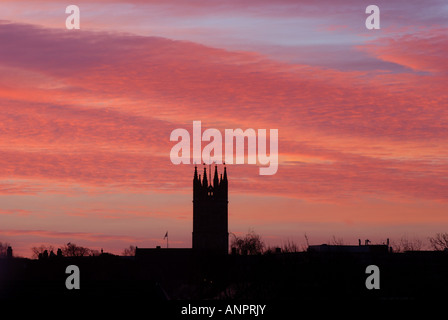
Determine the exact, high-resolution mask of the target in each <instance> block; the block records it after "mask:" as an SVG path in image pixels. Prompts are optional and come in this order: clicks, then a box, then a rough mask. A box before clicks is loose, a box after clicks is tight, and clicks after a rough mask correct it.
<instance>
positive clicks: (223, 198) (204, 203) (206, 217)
mask: <svg viewBox="0 0 448 320" xmlns="http://www.w3.org/2000/svg"><path fill="white" fill-rule="evenodd" d="M210 171H211V169H210ZM210 175H211V172H210ZM228 186H229V185H228V180H227V170H226V167H224V176H223V174H221V176H220V178H218V167H217V166H215V173H214V177H213V184H212V181H210V182H209V181H208V179H207V168H204V174H203V176H202V178H201V175H198V170H197V167H195V168H194V178H193V250H195V251H201V252H211V253H223V254H227V253H228V251H229V231H228V203H229V201H228V190H229V189H228Z"/></svg>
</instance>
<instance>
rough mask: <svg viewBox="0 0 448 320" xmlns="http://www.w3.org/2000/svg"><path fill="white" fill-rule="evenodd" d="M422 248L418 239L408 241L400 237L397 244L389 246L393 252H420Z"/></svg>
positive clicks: (393, 243)
mask: <svg viewBox="0 0 448 320" xmlns="http://www.w3.org/2000/svg"><path fill="white" fill-rule="evenodd" d="M422 246H423V243H422V241H421V240H420V239H417V238H414V239H408V238H407V237H401V239H400V241H398V243H396V242H392V245H391V247H392V249H393V251H394V252H405V251H420V250H421V249H422Z"/></svg>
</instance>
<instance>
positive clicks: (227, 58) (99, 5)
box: [0, 0, 448, 257]
mask: <svg viewBox="0 0 448 320" xmlns="http://www.w3.org/2000/svg"><path fill="white" fill-rule="evenodd" d="M70 4H76V5H78V6H79V8H80V20H81V23H80V25H81V28H80V29H79V30H67V29H66V27H65V20H66V18H67V17H68V14H66V13H65V8H66V6H68V5H70ZM370 4H372V3H370V1H369V2H367V1H363V0H361V1H360V0H356V1H355V0H342V1H330V0H324V1H311V0H303V1H298V0H294V1H292V0H278V1H268V0H258V1H255V0H253V1H233V0H226V1H224V0H213V1H210V0H193V1H181V0H174V1H168V0H163V1H162V0H151V1H139V0H134V1H120V0H116V1H107V2H106V1H101V0H94V1H85V0H77V1H76V2H74V3H66V4H65V3H61V1H55V0H46V1H39V0H37V1H25V0H19V1H3V0H2V1H0V110H1V112H0V242H8V243H10V244H11V245H12V247H13V250H14V254H15V255H16V256H23V257H31V254H32V251H31V248H32V247H33V246H40V245H53V246H54V247H55V248H57V247H60V246H62V245H64V244H65V243H68V242H71V243H76V244H78V245H82V246H86V247H89V248H92V249H96V250H100V249H104V251H106V252H111V253H114V254H121V253H122V251H123V250H124V248H127V247H129V246H130V245H134V246H138V247H155V246H157V245H161V246H165V245H166V240H164V239H163V236H164V235H165V232H166V231H168V232H169V244H170V247H187V248H188V247H191V232H192V203H191V201H192V179H193V172H194V165H192V164H190V165H187V164H180V165H174V164H173V163H172V162H171V160H170V151H171V148H172V147H173V146H174V144H175V143H173V142H171V141H170V133H171V132H172V131H173V130H174V129H177V128H185V129H186V130H188V131H189V132H192V123H193V121H201V122H202V128H203V129H204V130H205V129H207V128H216V129H218V130H220V131H221V132H224V130H225V129H236V128H241V129H243V130H245V129H247V128H253V129H278V139H279V141H278V145H279V166H278V171H277V173H276V174H275V175H272V176H261V175H259V167H258V166H257V165H249V164H243V165H236V164H233V165H230V164H229V165H227V171H228V177H229V232H231V236H230V239H232V237H233V235H236V236H239V235H244V234H246V233H247V232H249V231H250V230H253V231H254V232H256V233H258V234H260V235H261V237H262V239H263V240H264V241H265V243H266V245H268V246H281V245H283V244H285V243H287V242H288V241H293V242H295V243H297V244H298V245H299V246H304V245H305V244H306V239H305V235H306V237H307V239H308V241H309V244H321V243H328V242H329V241H331V239H333V237H335V238H337V239H343V241H344V243H346V244H357V243H358V239H369V240H371V241H372V243H383V242H385V241H386V239H387V238H390V239H391V241H392V242H395V243H398V242H399V241H400V239H402V238H406V239H411V240H412V239H420V240H422V241H423V242H424V243H427V238H428V237H429V236H434V235H435V234H436V233H441V232H448V90H446V88H447V85H446V83H447V80H448V63H447V60H446V59H447V58H446V57H447V56H448V19H447V18H448V3H447V2H446V1H442V0H440V1H439V0H429V1H425V2H424V3H423V2H421V1H416V0H406V1H398V0H397V1H393V2H391V1H375V2H374V4H376V5H377V6H378V7H379V9H380V26H381V28H380V29H378V30H368V29H367V28H366V27H365V20H366V18H367V17H368V14H366V13H365V10H366V7H367V6H368V5H370ZM204 145H205V144H204V143H203V146H204ZM218 170H220V172H222V168H221V167H219V168H218Z"/></svg>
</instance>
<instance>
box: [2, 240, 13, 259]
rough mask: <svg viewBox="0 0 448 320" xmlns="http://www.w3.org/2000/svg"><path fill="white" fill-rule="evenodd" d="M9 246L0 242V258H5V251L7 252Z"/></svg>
mask: <svg viewBox="0 0 448 320" xmlns="http://www.w3.org/2000/svg"><path fill="white" fill-rule="evenodd" d="M10 246H11V245H10V244H9V243H7V242H5V243H1V242H0V257H6V251H7V250H8V247H10Z"/></svg>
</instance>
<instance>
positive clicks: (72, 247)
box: [62, 242, 92, 257]
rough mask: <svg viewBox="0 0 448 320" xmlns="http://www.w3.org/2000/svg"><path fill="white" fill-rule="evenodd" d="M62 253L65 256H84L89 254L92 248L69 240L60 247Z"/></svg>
mask: <svg viewBox="0 0 448 320" xmlns="http://www.w3.org/2000/svg"><path fill="white" fill-rule="evenodd" d="M62 254H63V255H64V256H66V257H84V256H88V255H91V254H92V250H91V249H89V248H85V247H81V246H77V245H76V244H74V243H70V242H69V243H67V244H66V245H65V246H64V247H62Z"/></svg>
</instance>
